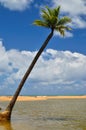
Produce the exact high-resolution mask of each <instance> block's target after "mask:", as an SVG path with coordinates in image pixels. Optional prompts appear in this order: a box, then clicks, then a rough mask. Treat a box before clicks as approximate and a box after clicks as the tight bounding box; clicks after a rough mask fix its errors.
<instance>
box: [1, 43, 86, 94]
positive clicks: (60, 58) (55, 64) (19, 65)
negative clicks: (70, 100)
mask: <svg viewBox="0 0 86 130" xmlns="http://www.w3.org/2000/svg"><path fill="white" fill-rule="evenodd" d="M35 54H36V52H35V51H34V52H31V51H25V50H24V51H19V50H13V49H11V50H6V49H5V47H4V46H3V45H2V43H0V94H7V93H8V94H12V93H13V92H14V91H15V88H16V87H17V86H18V83H19V81H20V80H21V78H22V76H23V74H24V73H25V71H26V69H27V68H28V66H29V65H30V63H31V61H32V59H33V57H34V55H35ZM28 86H29V87H28ZM6 90H9V91H6ZM85 90H86V56H85V55H82V54H79V53H76V52H75V53H72V52H70V51H57V50H53V49H47V50H46V51H45V52H43V54H42V55H41V57H40V59H39V60H38V62H37V64H36V65H35V67H34V69H33V71H32V73H31V75H30V77H29V78H28V80H27V82H26V87H24V89H23V92H22V93H23V94H30V93H32V94H65V93H66V94H74V93H79V94H82V93H84V92H85Z"/></svg>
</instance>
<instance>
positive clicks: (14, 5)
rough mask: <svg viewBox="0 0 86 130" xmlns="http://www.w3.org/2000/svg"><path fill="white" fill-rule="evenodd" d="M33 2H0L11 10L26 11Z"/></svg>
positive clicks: (12, 0) (22, 0)
mask: <svg viewBox="0 0 86 130" xmlns="http://www.w3.org/2000/svg"><path fill="white" fill-rule="evenodd" d="M32 2H33V0H0V3H1V5H3V6H4V7H6V8H9V9H10V10H20V11H21V10H24V9H26V8H28V7H29V6H30V4H31V3H32Z"/></svg>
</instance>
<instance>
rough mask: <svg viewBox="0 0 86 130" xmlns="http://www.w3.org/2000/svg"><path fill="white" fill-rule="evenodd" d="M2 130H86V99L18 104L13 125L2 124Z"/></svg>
mask: <svg viewBox="0 0 86 130" xmlns="http://www.w3.org/2000/svg"><path fill="white" fill-rule="evenodd" d="M7 104H8V102H0V107H2V108H3V109H4V108H5V107H6V105H7ZM0 130H86V99H54V100H45V101H31V102H30V101H25V102H17V103H16V105H15V108H14V110H13V113H12V119H11V123H4V124H2V123H0Z"/></svg>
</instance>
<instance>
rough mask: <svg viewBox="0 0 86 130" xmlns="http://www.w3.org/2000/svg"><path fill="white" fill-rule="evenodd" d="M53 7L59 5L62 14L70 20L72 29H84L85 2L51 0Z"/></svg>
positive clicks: (77, 0)
mask: <svg viewBox="0 0 86 130" xmlns="http://www.w3.org/2000/svg"><path fill="white" fill-rule="evenodd" d="M52 3H53V6H54V7H56V6H58V5H61V10H62V13H65V14H67V15H69V16H70V17H71V18H72V21H73V22H72V25H71V26H72V27H73V28H86V19H84V17H83V16H85V15H86V1H85V0H76V1H75V0H52Z"/></svg>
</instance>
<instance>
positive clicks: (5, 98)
mask: <svg viewBox="0 0 86 130" xmlns="http://www.w3.org/2000/svg"><path fill="white" fill-rule="evenodd" d="M11 99H12V96H0V101H10V100H11ZM48 99H86V95H84V96H19V97H18V99H17V101H37V100H48Z"/></svg>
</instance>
